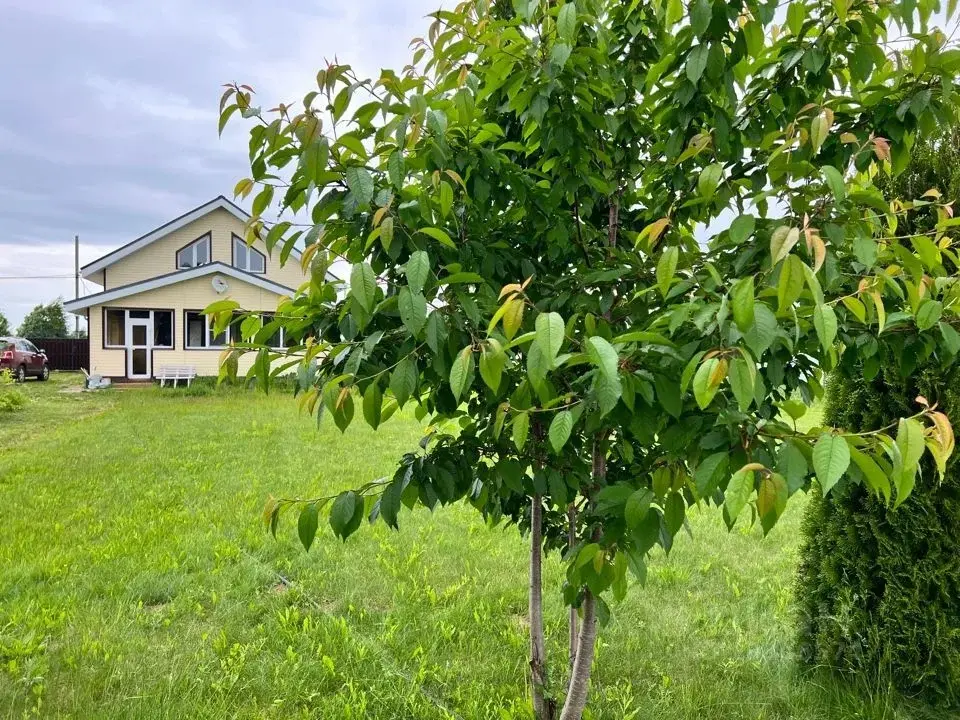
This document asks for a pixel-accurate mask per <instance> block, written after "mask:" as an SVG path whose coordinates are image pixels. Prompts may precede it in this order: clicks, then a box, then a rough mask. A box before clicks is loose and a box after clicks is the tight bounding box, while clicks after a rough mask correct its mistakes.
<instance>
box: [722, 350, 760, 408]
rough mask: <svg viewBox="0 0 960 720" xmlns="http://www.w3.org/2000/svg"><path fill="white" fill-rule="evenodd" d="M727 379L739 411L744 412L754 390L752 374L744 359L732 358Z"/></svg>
mask: <svg viewBox="0 0 960 720" xmlns="http://www.w3.org/2000/svg"><path fill="white" fill-rule="evenodd" d="M727 380H728V381H729V382H730V389H731V390H733V395H734V397H735V398H737V404H738V405H739V407H740V412H746V411H747V410H748V409H749V408H750V403H752V402H753V391H754V384H753V383H754V375H753V373H751V372H750V368H749V366H748V365H747V362H746V360H744V359H743V358H734V360H733V362H732V363H730V370H729V371H728V373H727Z"/></svg>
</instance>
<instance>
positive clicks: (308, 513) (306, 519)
mask: <svg viewBox="0 0 960 720" xmlns="http://www.w3.org/2000/svg"><path fill="white" fill-rule="evenodd" d="M318 523H319V520H318V518H317V505H316V503H307V504H306V505H304V506H303V510H301V511H300V518H299V519H298V520H297V535H299V536H300V542H301V543H302V544H303V548H304V550H306V551H307V552H310V546H311V545H313V539H314V538H315V537H316V536H317V525H318Z"/></svg>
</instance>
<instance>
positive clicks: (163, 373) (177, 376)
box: [154, 365, 197, 387]
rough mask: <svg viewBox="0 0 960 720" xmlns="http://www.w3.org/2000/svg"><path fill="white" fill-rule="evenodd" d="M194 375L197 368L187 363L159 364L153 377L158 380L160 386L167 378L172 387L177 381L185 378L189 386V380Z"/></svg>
mask: <svg viewBox="0 0 960 720" xmlns="http://www.w3.org/2000/svg"><path fill="white" fill-rule="evenodd" d="M196 376H197V369H196V368H195V367H191V366H189V365H161V366H160V369H159V370H158V371H157V374H156V375H155V376H154V377H156V379H157V380H159V381H160V387H163V385H164V383H165V382H166V381H167V380H170V381H171V382H172V383H173V386H174V387H176V385H177V382H178V381H180V380H186V382H187V387H190V381H191V380H193V379H194V378H195V377H196Z"/></svg>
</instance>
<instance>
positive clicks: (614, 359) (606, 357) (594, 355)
mask: <svg viewBox="0 0 960 720" xmlns="http://www.w3.org/2000/svg"><path fill="white" fill-rule="evenodd" d="M586 346H587V357H588V358H590V362H591V363H593V364H594V365H596V366H597V368H599V369H600V374H601V375H602V376H603V377H605V378H607V379H608V380H609V379H617V380H618V381H619V377H618V372H617V368H618V365H619V362H620V358H619V356H618V355H617V351H616V350H614V348H613V345H611V344H610V343H609V342H607V341H606V340H604V339H603V338H602V337H600V336H599V335H594V336H592V337H589V338H587V342H586Z"/></svg>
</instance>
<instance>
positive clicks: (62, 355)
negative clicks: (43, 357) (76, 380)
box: [27, 338, 90, 370]
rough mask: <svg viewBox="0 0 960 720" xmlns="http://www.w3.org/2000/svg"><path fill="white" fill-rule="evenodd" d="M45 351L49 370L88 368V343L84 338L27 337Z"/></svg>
mask: <svg viewBox="0 0 960 720" xmlns="http://www.w3.org/2000/svg"><path fill="white" fill-rule="evenodd" d="M27 339H28V340H29V341H30V342H32V343H33V344H34V345H36V346H37V347H38V348H40V349H41V350H46V351H47V359H48V360H49V361H50V369H51V370H79V369H80V368H84V369H86V370H89V369H90V344H89V341H88V340H87V339H86V338H27Z"/></svg>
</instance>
